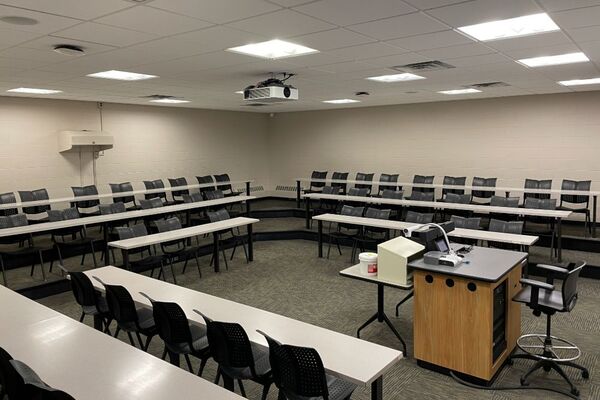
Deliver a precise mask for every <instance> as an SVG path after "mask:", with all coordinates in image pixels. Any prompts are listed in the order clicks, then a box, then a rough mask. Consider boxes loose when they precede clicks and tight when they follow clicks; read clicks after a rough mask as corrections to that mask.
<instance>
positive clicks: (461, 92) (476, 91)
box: [438, 89, 481, 94]
mask: <svg viewBox="0 0 600 400" xmlns="http://www.w3.org/2000/svg"><path fill="white" fill-rule="evenodd" d="M438 93H441V94H468V93H481V90H477V89H453V90H441V91H439V92H438Z"/></svg>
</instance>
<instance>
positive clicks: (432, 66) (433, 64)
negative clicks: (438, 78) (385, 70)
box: [392, 61, 456, 72]
mask: <svg viewBox="0 0 600 400" xmlns="http://www.w3.org/2000/svg"><path fill="white" fill-rule="evenodd" d="M450 68H456V67H455V66H454V65H450V64H447V63H445V62H442V61H425V62H419V63H413V64H406V65H396V66H394V67H392V69H394V70H396V71H401V72H410V71H438V70H442V69H450Z"/></svg>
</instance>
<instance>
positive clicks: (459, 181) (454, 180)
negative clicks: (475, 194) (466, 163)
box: [442, 176, 470, 202]
mask: <svg viewBox="0 0 600 400" xmlns="http://www.w3.org/2000/svg"><path fill="white" fill-rule="evenodd" d="M443 184H444V185H453V186H465V185H466V184H467V177H466V176H444V182H443ZM448 193H454V194H465V190H464V189H454V188H452V189H451V188H442V197H444V196H445V195H446V194H448ZM469 202H470V200H469Z"/></svg>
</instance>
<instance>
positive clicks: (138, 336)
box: [135, 332, 144, 350]
mask: <svg viewBox="0 0 600 400" xmlns="http://www.w3.org/2000/svg"><path fill="white" fill-rule="evenodd" d="M135 336H137V340H138V343H139V344H140V349H142V350H144V342H142V337H141V336H140V333H139V332H136V333H135Z"/></svg>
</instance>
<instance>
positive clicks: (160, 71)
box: [136, 51, 256, 78]
mask: <svg viewBox="0 0 600 400" xmlns="http://www.w3.org/2000/svg"><path fill="white" fill-rule="evenodd" d="M254 60H256V59H255V58H252V57H249V56H245V55H242V54H236V53H230V52H225V51H217V52H215V53H207V54H202V55H197V56H192V57H185V58H180V59H177V60H167V61H163V62H160V63H152V64H145V65H143V66H139V67H137V68H136V71H137V72H141V73H147V74H152V75H159V76H160V77H161V78H163V77H169V76H175V75H178V74H181V73H185V72H193V71H201V70H205V69H210V68H221V67H227V66H230V65H242V64H244V63H251V62H253V61H254Z"/></svg>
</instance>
